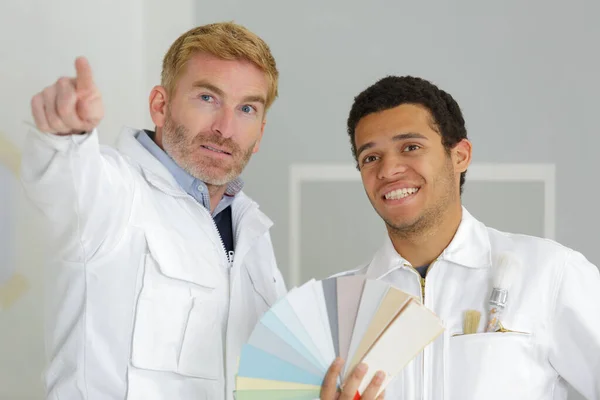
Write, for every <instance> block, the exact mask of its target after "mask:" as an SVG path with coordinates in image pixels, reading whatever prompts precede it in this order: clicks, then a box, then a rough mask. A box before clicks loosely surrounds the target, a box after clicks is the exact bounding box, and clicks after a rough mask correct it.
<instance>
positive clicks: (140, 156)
mask: <svg viewBox="0 0 600 400" xmlns="http://www.w3.org/2000/svg"><path fill="white" fill-rule="evenodd" d="M135 133H136V131H135V130H132V129H126V130H125V131H124V132H123V133H122V135H121V137H120V139H119V142H118V146H117V149H118V150H115V149H113V148H111V147H107V146H100V145H99V143H98V136H97V132H96V131H93V132H91V133H89V134H84V135H81V136H79V135H75V136H65V137H61V136H56V135H48V134H41V133H39V132H30V135H29V136H28V141H27V143H26V147H25V150H24V160H23V171H22V177H23V183H24V186H25V188H26V191H27V193H28V195H29V197H30V198H31V199H33V201H34V203H35V204H36V205H37V206H38V207H39V208H40V209H41V210H42V211H43V212H44V213H45V214H46V215H47V216H48V218H49V221H50V228H51V231H52V235H53V237H54V239H56V240H55V241H54V246H55V247H53V248H52V254H53V255H56V256H57V257H56V259H55V261H54V262H52V263H51V264H52V266H51V267H50V268H49V269H48V270H47V272H48V279H49V283H48V286H47V290H48V296H47V299H48V301H47V304H46V307H47V325H46V347H47V350H48V353H49V354H48V357H49V364H48V368H47V370H46V372H45V374H44V376H45V382H46V386H47V398H48V399H51V400H75V399H90V400H92V399H93V400H113V399H114V400H117V399H119V400H122V399H127V400H173V399H177V400H186V399H189V400H204V399H206V400H214V399H232V398H233V390H234V383H235V380H234V378H235V376H234V374H235V372H236V370H237V363H238V358H239V354H240V351H241V347H242V345H243V344H244V343H245V342H246V340H247V338H248V337H249V335H250V333H251V332H252V329H253V328H254V326H255V325H256V323H257V321H258V320H259V318H260V317H261V316H262V314H263V313H264V312H265V311H266V310H267V309H269V308H270V306H271V305H273V304H274V302H275V301H276V300H277V299H278V298H279V297H281V296H282V295H284V294H285V286H284V283H283V280H282V277H281V274H280V272H279V270H278V269H277V266H276V262H275V256H274V253H273V248H272V244H271V239H270V236H269V228H270V227H271V225H272V222H271V221H270V220H269V219H268V218H267V217H266V216H265V215H264V214H263V213H262V212H260V211H259V209H258V205H257V204H256V203H255V202H253V201H252V200H251V199H249V198H248V197H247V196H246V195H244V194H243V193H242V192H240V193H238V194H237V195H236V196H235V199H234V201H233V203H232V221H233V229H234V237H235V258H234V260H233V261H232V262H231V261H230V260H229V259H228V256H227V254H226V253H225V249H224V246H223V244H222V241H221V238H220V235H219V233H218V230H217V228H216V225H215V223H214V221H213V219H212V217H211V215H210V213H209V211H208V210H207V209H206V208H205V207H204V206H202V205H201V204H199V203H198V202H196V201H195V200H194V199H193V198H192V197H191V196H190V195H188V194H187V193H186V192H185V191H184V190H182V189H181V187H179V185H178V184H177V182H176V181H175V179H174V178H173V176H172V175H171V174H170V173H169V172H168V170H167V169H166V168H165V167H164V166H163V165H162V164H161V163H160V162H159V161H158V160H157V159H156V158H154V157H153V156H152V155H151V154H150V153H148V151H147V150H146V149H145V148H144V147H143V146H142V145H141V144H140V143H139V142H138V141H137V140H136V138H135V136H134V135H135ZM225 327H226V329H225V330H224V329H223V328H225Z"/></svg>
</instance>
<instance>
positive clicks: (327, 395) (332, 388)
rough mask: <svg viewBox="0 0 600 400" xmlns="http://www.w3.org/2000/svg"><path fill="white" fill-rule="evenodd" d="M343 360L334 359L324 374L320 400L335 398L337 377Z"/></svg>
mask: <svg viewBox="0 0 600 400" xmlns="http://www.w3.org/2000/svg"><path fill="white" fill-rule="evenodd" d="M343 365H344V360H342V359H341V358H339V357H338V358H336V359H335V361H334V362H333V363H332V364H331V366H330V367H329V369H328V370H327V374H325V379H324V380H323V385H322V386H321V400H332V399H335V398H336V396H337V377H338V376H339V374H340V371H341V370H342V366H343Z"/></svg>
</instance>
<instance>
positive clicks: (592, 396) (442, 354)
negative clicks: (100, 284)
mask: <svg viewBox="0 0 600 400" xmlns="http://www.w3.org/2000/svg"><path fill="white" fill-rule="evenodd" d="M505 251H510V252H512V253H513V254H515V255H516V256H518V257H519V258H520V260H521V262H522V268H521V270H520V273H519V274H518V279H516V280H515V282H514V283H513V287H512V288H511V289H510V291H509V293H508V302H507V305H506V309H505V311H504V316H503V317H502V318H501V323H502V325H503V327H504V329H505V330H506V331H507V332H491V333H485V332H484V329H485V324H486V323H487V318H486V316H487V314H488V311H487V310H488V300H489V297H490V292H491V288H492V271H493V267H492V265H493V264H492V261H493V260H495V259H496V257H497V256H498V254H499V253H501V252H505ZM347 274H364V275H366V276H367V278H371V279H381V280H384V281H386V282H389V283H390V284H392V285H394V286H395V287H397V288H398V289H400V290H403V291H405V292H408V293H410V294H413V295H415V296H417V297H419V298H421V299H423V297H424V304H425V306H426V307H427V308H429V309H430V310H432V311H433V312H435V313H436V314H437V315H438V316H439V317H440V318H441V319H442V321H443V323H444V326H445V332H444V334H442V335H441V336H439V337H438V339H436V340H435V341H434V342H433V343H431V344H430V345H429V346H427V347H426V348H425V349H424V350H423V351H422V352H421V353H420V354H419V355H418V356H417V358H415V359H414V360H413V361H412V362H411V363H409V364H408V365H407V366H406V367H405V368H404V369H403V371H402V372H401V373H400V375H399V376H398V377H397V378H396V379H395V380H394V381H392V382H391V383H390V385H389V386H388V388H387V390H386V396H385V398H386V400H506V399H510V400H564V399H566V398H567V382H568V383H569V384H571V385H572V386H573V387H575V388H576V389H577V390H578V391H579V392H580V393H581V394H582V395H584V396H585V397H586V398H587V399H589V400H600V273H599V271H598V269H597V268H596V267H595V266H594V265H592V264H591V263H590V262H589V261H587V260H586V259H585V258H584V256H583V255H581V254H580V253H578V252H576V251H573V250H571V249H569V248H566V247H564V246H561V245H559V244H557V243H556V242H553V241H551V240H547V239H541V238H536V237H531V236H525V235H516V234H509V233H504V232H499V231H497V230H494V229H491V228H488V227H486V226H485V225H484V224H482V223H481V222H479V221H477V220H476V219H475V218H474V217H473V216H471V215H470V214H469V213H468V212H467V210H465V209H464V208H463V217H462V221H461V224H460V227H459V228H458V231H457V233H456V235H455V237H454V238H453V240H452V242H451V243H450V245H449V246H448V247H447V248H446V249H445V250H444V252H443V253H442V254H441V255H440V256H439V257H438V259H437V260H435V262H434V263H432V264H431V266H430V268H429V270H428V273H427V275H426V278H425V279H422V278H421V276H420V275H419V273H418V272H417V271H416V270H415V269H414V268H413V267H412V266H411V265H410V263H408V262H407V261H406V260H405V259H403V258H402V257H401V256H400V255H399V254H398V253H397V252H396V250H395V249H394V247H393V245H392V243H391V241H390V240H389V239H388V240H387V241H386V242H385V244H384V245H383V247H382V248H381V249H380V250H379V251H378V252H377V253H376V254H375V256H374V258H373V259H372V261H371V262H370V263H369V264H368V265H367V266H365V267H363V268H361V269H359V270H355V271H350V272H349V273H347ZM467 310H478V311H480V312H481V313H482V314H481V315H482V320H481V322H480V325H479V330H478V333H476V334H469V335H463V320H464V314H465V312H466V311H467ZM398 340H402V338H401V337H399V338H398Z"/></svg>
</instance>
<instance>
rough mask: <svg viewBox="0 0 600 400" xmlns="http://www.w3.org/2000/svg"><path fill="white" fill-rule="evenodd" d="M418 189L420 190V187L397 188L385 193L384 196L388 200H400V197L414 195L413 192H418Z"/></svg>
mask: <svg viewBox="0 0 600 400" xmlns="http://www.w3.org/2000/svg"><path fill="white" fill-rule="evenodd" d="M418 191H419V188H417V187H414V188H403V189H397V190H392V191H391V192H388V193H386V194H385V195H383V198H384V199H386V200H400V199H403V198H405V197H408V196H410V195H413V194H415V193H417V192H418Z"/></svg>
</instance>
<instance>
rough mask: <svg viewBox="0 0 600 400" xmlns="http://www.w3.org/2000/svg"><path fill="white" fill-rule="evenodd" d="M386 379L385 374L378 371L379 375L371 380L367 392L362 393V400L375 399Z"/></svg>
mask: <svg viewBox="0 0 600 400" xmlns="http://www.w3.org/2000/svg"><path fill="white" fill-rule="evenodd" d="M384 379H385V373H383V372H382V371H377V373H376V374H375V375H374V376H373V379H371V382H370V383H369V386H367V388H366V389H365V391H364V392H363V393H362V396H361V399H362V400H373V399H375V397H376V396H377V393H378V392H379V389H380V388H381V385H382V384H383V381H384Z"/></svg>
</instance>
